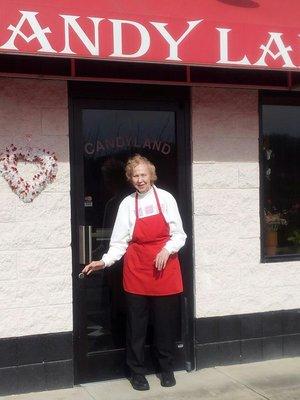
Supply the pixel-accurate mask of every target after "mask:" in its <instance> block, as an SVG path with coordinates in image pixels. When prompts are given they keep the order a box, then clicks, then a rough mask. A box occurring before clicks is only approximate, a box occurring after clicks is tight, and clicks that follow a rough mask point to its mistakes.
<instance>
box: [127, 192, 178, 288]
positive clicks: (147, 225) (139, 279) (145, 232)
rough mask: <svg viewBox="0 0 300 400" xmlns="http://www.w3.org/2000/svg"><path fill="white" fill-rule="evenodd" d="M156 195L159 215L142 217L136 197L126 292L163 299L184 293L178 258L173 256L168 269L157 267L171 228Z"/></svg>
mask: <svg viewBox="0 0 300 400" xmlns="http://www.w3.org/2000/svg"><path fill="white" fill-rule="evenodd" d="M153 190H154V195H155V198H156V202H157V207H158V210H159V213H158V214H156V215H151V216H149V217H144V218H139V214H138V194H137V193H136V196H135V212H136V222H135V226H134V230H133V234H132V240H131V241H130V243H129V246H128V248H127V251H126V254H125V257H124V269H123V285H124V290H125V291H126V292H129V293H134V294H141V295H147V296H164V295H170V294H176V293H181V292H182V291H183V286H182V276H181V271H180V264H179V260H178V255H177V253H176V254H171V255H170V257H169V259H168V261H167V264H166V267H165V269H163V270H162V271H158V270H157V268H155V257H156V255H157V254H158V253H159V252H160V250H161V249H162V248H163V247H164V245H165V244H166V243H167V241H168V240H169V239H170V227H169V224H168V223H167V222H166V220H165V217H164V215H163V213H162V211H161V206H160V202H159V199H158V196H157V193H156V191H155V189H154V188H153Z"/></svg>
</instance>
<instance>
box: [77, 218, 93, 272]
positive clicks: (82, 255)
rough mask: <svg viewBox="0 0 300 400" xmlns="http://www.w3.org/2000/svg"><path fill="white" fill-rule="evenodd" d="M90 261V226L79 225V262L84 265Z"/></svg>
mask: <svg viewBox="0 0 300 400" xmlns="http://www.w3.org/2000/svg"><path fill="white" fill-rule="evenodd" d="M91 261H92V227H91V225H79V264H82V265H85V264H89V263H90V262H91Z"/></svg>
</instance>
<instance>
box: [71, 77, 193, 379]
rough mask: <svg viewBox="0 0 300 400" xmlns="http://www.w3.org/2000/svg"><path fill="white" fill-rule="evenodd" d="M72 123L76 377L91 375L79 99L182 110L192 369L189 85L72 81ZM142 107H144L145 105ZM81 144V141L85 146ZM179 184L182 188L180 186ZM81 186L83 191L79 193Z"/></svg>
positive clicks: (181, 201) (181, 195)
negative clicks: (82, 259) (82, 263)
mask: <svg viewBox="0 0 300 400" xmlns="http://www.w3.org/2000/svg"><path fill="white" fill-rule="evenodd" d="M68 95H69V123H70V126H69V128H70V141H69V143H70V168H71V171H70V173H71V221H72V264H73V273H72V276H73V346H74V347H73V349H74V381H75V383H80V382H82V381H83V380H87V378H86V377H85V376H84V375H83V374H82V371H84V370H85V362H86V361H85V357H83V356H82V355H83V354H84V352H83V351H78V348H79V346H80V343H81V337H80V335H81V329H80V328H81V326H82V321H81V322H80V321H79V316H81V315H82V307H84V304H83V302H80V301H79V299H78V293H79V292H80V290H83V289H82V286H81V287H80V283H79V281H78V278H77V276H78V271H77V265H78V259H79V253H78V249H79V240H78V231H77V228H78V225H79V219H80V218H79V213H80V212H81V213H82V212H83V208H82V209H81V210H80V207H78V204H83V200H84V199H83V193H82V190H81V191H80V190H79V185H78V184H77V183H76V182H78V180H80V181H81V182H83V179H84V170H83V159H82V152H81V151H78V150H79V149H80V148H82V146H83V143H82V142H79V139H80V140H81V141H82V139H83V136H81V137H80V138H75V135H74V133H75V132H76V129H75V127H76V126H78V123H79V120H78V118H79V115H78V114H79V113H76V109H77V107H78V106H79V105H83V104H88V103H89V102H91V104H92V103H93V104H95V103H96V102H97V101H99V103H100V102H101V103H103V102H106V103H107V104H109V103H110V102H111V103H113V102H114V101H117V102H119V103H121V102H124V104H126V102H127V101H130V102H131V103H133V102H136V104H139V103H141V104H143V102H144V105H146V104H148V106H152V107H153V106H155V105H158V109H159V106H161V107H163V106H165V105H169V107H170V106H171V105H172V108H170V109H172V110H174V109H175V111H176V110H177V111H178V112H179V117H178V118H177V117H176V128H177V129H178V130H179V132H184V135H177V137H176V140H177V160H178V166H177V168H178V195H177V201H178V205H179V208H180V212H181V216H182V219H183V222H184V228H185V231H186V233H187V236H188V238H187V242H186V245H185V246H184V248H183V249H182V250H181V258H182V260H184V265H186V266H187V268H182V274H183V280H184V286H185V291H184V296H183V297H182V298H183V300H182V306H183V312H182V335H183V337H182V340H183V343H184V348H185V369H186V370H187V371H191V370H193V369H194V368H195V348H194V337H195V333H194V329H195V328H194V321H195V318H194V317H195V314H194V265H193V222H192V183H191V172H192V171H191V166H192V162H191V139H190V89H189V88H185V87H175V86H158V85H132V84H123V83H122V84H121V83H94V82H93V83H86V82H72V81H70V82H69V85H68ZM141 109H147V108H143V107H142V106H141ZM80 146H81V147H80ZM179 189H180V190H179ZM80 192H81V193H80Z"/></svg>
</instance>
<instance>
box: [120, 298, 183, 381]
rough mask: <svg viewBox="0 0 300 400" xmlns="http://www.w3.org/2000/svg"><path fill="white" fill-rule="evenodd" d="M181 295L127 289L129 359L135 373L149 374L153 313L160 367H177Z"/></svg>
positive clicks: (129, 364) (130, 366) (161, 369)
mask: <svg viewBox="0 0 300 400" xmlns="http://www.w3.org/2000/svg"><path fill="white" fill-rule="evenodd" d="M178 296H180V295H177V294H176V295H169V296H143V295H137V294H132V293H126V298H127V335H126V343H127V348H126V362H127V365H128V367H129V369H130V371H131V373H136V374H145V373H146V368H145V364H144V361H145V350H144V346H145V340H146V334H147V326H148V322H149V316H150V313H151V317H152V320H153V328H154V343H153V345H154V352H155V357H156V360H157V362H158V366H159V369H160V371H162V372H167V371H173V362H174V350H175V339H176V337H175V336H176V320H177V315H178V304H179V298H178Z"/></svg>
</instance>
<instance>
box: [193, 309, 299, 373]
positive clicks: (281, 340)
mask: <svg viewBox="0 0 300 400" xmlns="http://www.w3.org/2000/svg"><path fill="white" fill-rule="evenodd" d="M195 339H196V343H195V352H196V369H201V368H208V367H213V366H217V365H230V364H239V363H247V362H256V361H264V360H271V359H278V358H283V357H296V356H299V355H300V310H299V309H296V310H283V311H274V312H265V313H257V314H244V315H233V316H221V317H213V318H199V319H196V335H195Z"/></svg>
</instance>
